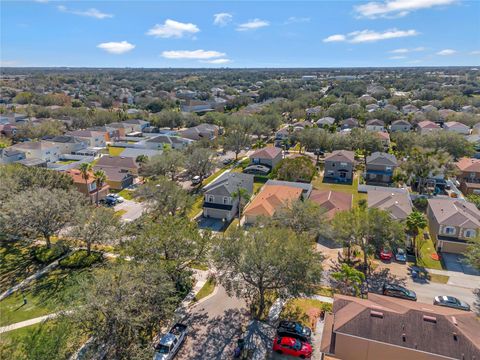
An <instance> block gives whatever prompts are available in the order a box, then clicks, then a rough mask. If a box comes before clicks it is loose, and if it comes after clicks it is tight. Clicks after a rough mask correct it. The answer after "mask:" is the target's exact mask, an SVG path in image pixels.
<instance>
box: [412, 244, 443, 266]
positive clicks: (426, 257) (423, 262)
mask: <svg viewBox="0 0 480 360" xmlns="http://www.w3.org/2000/svg"><path fill="white" fill-rule="evenodd" d="M417 242H418V243H417V246H418V247H419V248H418V259H417V265H418V266H423V267H425V268H429V269H437V270H443V266H442V262H441V261H439V260H434V259H432V256H431V255H432V254H436V253H437V252H436V251H435V246H434V245H433V242H432V240H431V239H428V240H425V239H423V240H417Z"/></svg>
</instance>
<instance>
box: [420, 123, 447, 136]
mask: <svg viewBox="0 0 480 360" xmlns="http://www.w3.org/2000/svg"><path fill="white" fill-rule="evenodd" d="M440 129H441V127H440V126H438V125H437V124H435V123H434V122H433V121H429V120H425V121H420V122H419V123H418V124H417V131H418V132H419V133H420V134H422V135H423V134H428V133H430V132H432V131H438V130H440Z"/></svg>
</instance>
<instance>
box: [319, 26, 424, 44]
mask: <svg viewBox="0 0 480 360" xmlns="http://www.w3.org/2000/svg"><path fill="white" fill-rule="evenodd" d="M416 35H418V32H417V31H416V30H398V29H391V30H386V31H383V32H377V31H373V30H362V31H354V32H351V33H348V34H347V35H342V34H336V35H331V36H329V37H327V38H325V39H323V42H335V41H347V42H349V43H353V44H356V43H364V42H375V41H379V40H388V39H396V38H402V37H408V36H416Z"/></svg>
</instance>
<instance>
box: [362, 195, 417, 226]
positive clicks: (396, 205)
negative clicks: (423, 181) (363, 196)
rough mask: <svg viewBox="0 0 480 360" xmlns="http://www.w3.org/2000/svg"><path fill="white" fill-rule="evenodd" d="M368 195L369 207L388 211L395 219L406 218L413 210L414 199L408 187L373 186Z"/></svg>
mask: <svg viewBox="0 0 480 360" xmlns="http://www.w3.org/2000/svg"><path fill="white" fill-rule="evenodd" d="M367 196H368V200H367V204H368V207H369V208H377V209H380V210H384V211H388V212H389V213H390V216H391V217H392V218H393V219H395V220H405V219H406V218H407V217H408V215H410V213H411V212H412V211H413V204H412V200H411V199H410V194H409V193H408V191H407V190H406V189H398V188H384V187H371V188H369V189H368V191H367Z"/></svg>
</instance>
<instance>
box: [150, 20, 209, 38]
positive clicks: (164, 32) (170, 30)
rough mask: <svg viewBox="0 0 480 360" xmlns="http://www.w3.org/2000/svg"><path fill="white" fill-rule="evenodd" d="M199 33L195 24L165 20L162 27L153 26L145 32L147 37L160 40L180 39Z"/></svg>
mask: <svg viewBox="0 0 480 360" xmlns="http://www.w3.org/2000/svg"><path fill="white" fill-rule="evenodd" d="M199 31H200V29H199V28H198V26H197V25H195V24H192V23H182V22H179V21H175V20H171V19H167V20H165V23H163V24H162V25H159V24H155V26H154V27H153V28H151V29H150V30H148V31H147V35H151V36H155V37H161V38H181V37H183V36H185V35H192V34H195V33H198V32H199Z"/></svg>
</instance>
